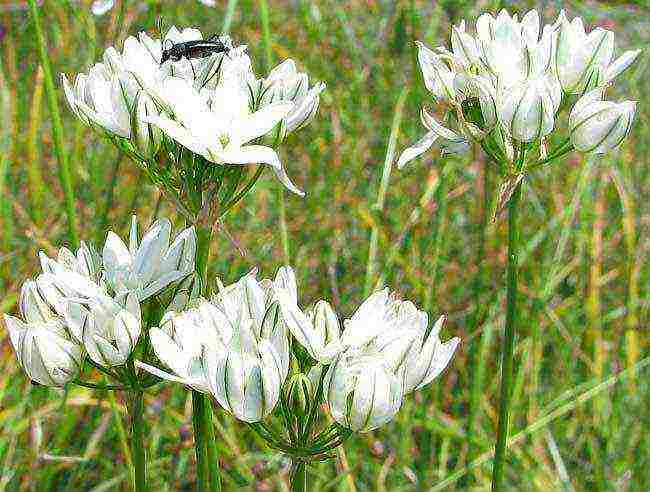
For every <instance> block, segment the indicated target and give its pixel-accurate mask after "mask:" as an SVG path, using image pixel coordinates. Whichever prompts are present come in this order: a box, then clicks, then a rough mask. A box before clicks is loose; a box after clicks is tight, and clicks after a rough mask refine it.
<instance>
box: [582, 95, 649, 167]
mask: <svg viewBox="0 0 650 492" xmlns="http://www.w3.org/2000/svg"><path fill="white" fill-rule="evenodd" d="M603 92H604V91H603V89H602V88H599V89H594V90H593V91H590V92H588V93H587V94H585V95H584V96H582V97H581V98H580V99H579V100H578V101H577V102H576V103H575V105H574V106H573V109H572V110H571V114H570V116H569V128H570V130H571V143H573V146H574V147H575V148H576V150H578V151H580V152H591V153H594V154H604V153H606V152H608V151H610V150H612V149H614V148H616V147H618V146H619V145H620V144H621V143H622V142H623V140H625V137H627V135H628V133H629V131H630V128H631V126H632V122H633V121H634V113H635V112H636V101H623V102H619V103H616V102H612V101H603V100H602V97H603Z"/></svg>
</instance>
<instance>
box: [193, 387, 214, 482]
mask: <svg viewBox="0 0 650 492" xmlns="http://www.w3.org/2000/svg"><path fill="white" fill-rule="evenodd" d="M204 405H205V400H204V397H203V394H201V393H200V392H198V391H192V426H193V428H194V449H195V450H196V483H197V487H196V489H197V490H198V491H199V492H207V490H208V481H209V473H210V472H209V471H208V459H207V454H208V450H207V447H206V442H205V433H204V431H203V418H204V415H205V412H204V411H203V407H204Z"/></svg>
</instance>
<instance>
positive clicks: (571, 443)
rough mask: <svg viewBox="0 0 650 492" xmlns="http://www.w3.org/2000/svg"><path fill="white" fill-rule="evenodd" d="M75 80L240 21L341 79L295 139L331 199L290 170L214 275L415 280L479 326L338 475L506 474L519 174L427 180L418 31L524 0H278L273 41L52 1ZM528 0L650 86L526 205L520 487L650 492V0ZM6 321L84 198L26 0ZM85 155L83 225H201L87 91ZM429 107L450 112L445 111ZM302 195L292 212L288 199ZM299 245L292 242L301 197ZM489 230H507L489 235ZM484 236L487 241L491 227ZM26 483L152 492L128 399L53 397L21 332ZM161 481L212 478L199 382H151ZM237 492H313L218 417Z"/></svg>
mask: <svg viewBox="0 0 650 492" xmlns="http://www.w3.org/2000/svg"><path fill="white" fill-rule="evenodd" d="M43 3H44V7H43V9H42V12H43V15H44V17H45V26H46V31H47V32H46V36H47V40H48V45H49V56H50V59H51V63H52V65H53V69H54V71H55V72H56V73H58V72H65V73H68V74H71V73H76V72H80V71H84V70H86V69H87V68H88V66H89V65H90V64H92V63H94V61H95V60H96V59H98V58H99V56H100V55H101V53H102V51H103V49H104V48H105V47H106V46H108V45H110V44H116V45H120V46H121V43H122V42H123V40H124V39H125V37H126V36H127V35H129V34H134V33H136V32H138V31H140V30H143V29H145V30H149V31H154V29H155V22H156V18H157V16H158V15H161V16H162V17H163V18H164V20H165V22H166V23H168V24H172V23H174V24H176V25H179V26H197V27H199V28H200V29H201V30H202V31H203V32H204V33H211V32H221V31H224V30H226V31H229V32H230V33H231V35H232V36H233V38H234V39H235V40H236V41H237V42H238V43H244V44H248V50H249V52H250V53H251V55H252V57H253V60H255V61H256V63H257V67H256V68H257V69H258V70H259V71H260V72H261V71H262V69H264V68H265V66H266V65H268V64H269V63H272V62H273V61H278V60H281V59H284V58H288V57H291V58H293V59H295V60H296V62H297V63H298V66H299V67H300V68H301V69H303V70H305V71H306V72H308V73H309V74H310V77H311V78H312V79H313V80H322V81H325V82H326V83H327V90H326V91H325V92H324V93H323V95H322V97H321V106H320V109H319V113H318V115H317V117H316V119H315V120H314V122H313V123H312V124H311V125H310V126H309V127H307V128H306V129H304V130H303V131H301V132H300V133H298V134H296V135H293V136H292V137H291V139H290V140H289V142H288V143H287V144H286V145H285V146H284V151H283V155H282V158H283V162H284V163H285V165H286V167H287V168H288V172H289V174H290V175H291V176H292V178H293V179H294V181H295V182H296V183H298V185H299V186H301V187H302V188H303V189H305V190H306V192H307V196H306V198H305V199H301V198H298V197H295V196H293V195H291V196H290V195H289V194H285V195H284V198H282V199H281V198H280V197H281V196H282V195H281V194H280V193H278V190H279V187H278V185H277V184H276V182H275V181H274V180H273V178H271V177H270V173H269V174H265V176H264V177H263V179H262V180H261V181H260V182H259V183H258V185H257V187H256V189H255V191H254V193H252V194H251V195H250V196H249V197H248V199H246V200H245V201H244V202H243V203H242V204H240V205H239V206H238V207H237V208H236V209H235V210H234V211H233V213H232V214H231V215H230V216H229V218H228V220H227V222H226V227H227V229H228V232H229V234H230V235H232V237H233V238H234V240H235V241H236V243H237V245H238V246H239V249H240V250H241V251H238V249H237V248H235V247H233V243H232V241H231V240H230V239H228V238H227V237H226V236H225V235H218V236H217V239H216V240H215V244H214V246H213V250H212V251H213V256H212V262H211V264H210V265H209V272H210V278H214V277H215V276H219V277H221V278H223V279H224V280H226V281H233V280H235V279H236V278H239V276H240V275H241V274H243V273H244V272H246V271H247V270H249V269H250V268H251V267H253V266H259V267H260V269H261V270H262V272H263V273H264V274H265V276H270V275H272V274H273V273H274V272H275V270H276V269H277V268H278V267H279V266H280V265H282V264H283V263H285V262H287V261H289V262H290V263H291V264H292V265H293V267H294V268H295V270H296V272H297V275H298V282H299V286H300V289H301V292H302V294H301V296H302V299H303V301H304V302H305V303H307V302H308V301H309V302H311V301H315V300H317V299H319V298H321V297H325V298H328V299H330V300H331V301H332V303H333V304H334V305H335V306H336V307H337V309H338V311H339V312H340V313H343V314H345V315H348V314H351V311H352V310H353V309H354V307H355V306H357V305H358V304H359V303H360V302H361V300H362V299H364V298H365V295H366V294H367V292H369V291H370V290H372V289H374V288H375V287H376V286H378V285H389V286H391V287H392V288H393V289H396V290H398V291H399V292H401V294H402V295H403V296H404V297H407V298H409V299H416V300H418V302H419V304H420V306H423V309H425V310H426V311H428V312H429V314H430V317H431V316H435V317H437V315H438V314H439V313H443V312H446V313H449V323H448V324H447V328H446V330H445V333H443V335H442V336H443V339H447V338H450V337H451V336H456V335H457V336H460V337H461V338H462V339H463V342H462V344H461V347H460V349H459V351H458V352H457V355H456V357H455V358H454V360H453V361H452V363H451V365H450V367H449V369H448V370H447V371H446V372H445V374H443V376H442V377H441V378H439V379H437V380H436V382H435V383H434V384H432V385H431V386H429V387H427V388H425V389H424V390H422V391H420V392H418V393H417V394H415V395H414V396H412V397H410V398H409V399H408V400H407V401H406V402H405V404H404V405H403V407H402V410H401V411H400V413H399V414H398V416H397V418H396V419H395V420H394V421H393V422H392V423H391V424H389V425H387V426H385V427H383V428H381V429H380V430H379V431H375V432H373V433H369V434H364V435H360V436H357V437H355V438H353V439H351V440H350V441H348V442H347V444H346V445H345V447H344V451H341V452H339V454H338V456H337V459H336V460H330V461H327V462H324V463H319V464H317V465H315V466H314V467H313V468H312V479H313V481H312V484H313V490H319V491H320V490H323V491H324V490H338V491H355V490H356V491H366V490H377V491H397V490H430V489H431V488H432V487H433V488H434V489H435V490H442V489H445V490H448V489H449V490H452V489H462V488H465V487H470V488H476V489H486V488H487V487H489V481H490V471H491V466H490V464H491V461H490V459H491V451H492V447H493V446H494V439H495V435H496V425H497V409H498V407H497V405H498V389H499V384H498V383H499V347H500V341H501V336H502V331H503V321H504V312H505V309H504V306H505V280H504V271H505V263H506V227H505V226H506V221H505V220H500V221H497V222H496V223H492V222H491V221H490V215H491V211H492V208H493V199H494V190H495V188H496V186H497V184H498V182H497V179H498V178H497V176H496V173H495V172H494V170H493V169H492V168H490V167H486V162H485V161H484V160H483V157H482V154H480V153H479V152H476V153H475V154H474V155H475V157H474V158H471V159H466V160H461V159H458V158H447V159H444V160H443V159H441V158H439V157H438V156H437V155H436V154H434V153H428V154H426V155H425V157H424V158H421V159H419V160H418V161H416V162H414V163H411V164H410V165H409V166H408V167H407V168H406V169H405V170H403V171H398V170H397V169H396V168H394V167H393V161H394V157H395V155H396V154H397V153H399V151H400V150H401V149H403V148H404V147H405V146H406V145H408V144H410V143H411V142H412V141H413V140H414V139H415V138H416V137H417V136H418V135H420V134H421V128H420V122H419V119H418V112H419V107H420V105H421V103H423V102H424V101H425V100H427V97H428V95H427V93H426V91H425V89H424V86H423V84H422V80H421V75H420V73H419V71H418V69H417V66H416V59H415V47H414V44H413V41H414V40H416V39H420V40H423V41H425V42H426V43H427V44H429V45H430V46H437V45H439V44H443V43H444V42H445V40H446V39H447V38H448V33H449V28H450V23H451V22H454V23H456V22H458V21H459V20H460V19H462V18H466V19H468V20H470V21H471V20H474V19H475V18H476V17H477V15H478V14H479V13H480V12H482V11H484V10H494V9H495V8H496V7H497V6H498V5H497V4H499V2H487V1H481V2H476V3H475V2H468V1H465V0H444V1H440V2H430V1H425V0H395V1H390V0H365V1H364V0H348V1H346V2H342V1H339V0H311V1H308V0H269V2H268V8H269V10H268V12H269V24H270V41H271V43H270V46H268V48H269V49H266V48H267V47H266V46H265V43H264V36H263V29H262V27H261V26H262V21H261V19H262V16H261V13H263V12H264V11H265V10H264V9H263V8H260V4H262V3H263V4H266V2H258V0H239V1H237V0H230V1H228V2H227V1H226V0H222V1H221V2H217V4H218V5H217V7H214V8H210V7H206V6H203V5H201V4H200V3H199V2H195V1H191V0H185V1H171V0H170V1H164V2H162V1H156V0H150V1H149V2H145V1H135V0H131V1H126V0H124V1H122V2H116V3H117V4H118V5H117V6H116V7H115V8H114V9H113V10H112V11H110V12H109V13H107V14H106V15H104V16H103V17H99V18H98V17H94V16H93V15H92V14H91V13H90V7H89V4H90V3H91V2H89V1H88V0H80V1H75V2H73V1H72V0H62V1H58V0H45V1H44V2H43ZM502 3H503V4H504V5H505V6H507V7H508V8H509V9H511V10H514V11H521V12H524V11H526V10H527V9H528V8H529V7H532V6H536V7H538V8H539V7H542V9H541V11H542V12H543V13H544V15H545V16H547V18H549V19H550V18H554V17H555V16H556V14H557V10H558V9H559V8H561V7H564V8H566V9H568V10H569V12H570V13H572V14H575V15H581V16H583V18H584V19H585V22H586V23H587V24H588V25H591V26H596V25H600V26H604V27H607V28H610V29H613V30H614V31H616V33H617V38H616V39H617V43H618V50H622V49H623V48H625V49H630V48H645V50H646V52H645V53H644V54H643V55H642V56H641V58H640V60H639V61H638V62H637V63H636V65H635V66H634V67H633V68H632V69H631V70H630V71H628V72H626V74H625V76H624V77H621V79H622V80H621V82H620V83H619V84H617V91H618V92H619V93H620V94H617V98H624V99H633V100H637V101H639V104H638V109H637V117H636V121H635V125H634V128H633V129H632V132H631V136H630V138H629V140H628V141H627V142H626V143H625V144H624V145H623V146H622V147H621V148H620V149H619V150H618V151H617V152H615V153H612V154H608V155H606V156H605V157H598V158H595V159H593V158H580V157H577V154H571V157H570V158H569V159H564V160H561V161H560V162H558V163H556V164H555V165H553V166H552V167H548V168H544V169H542V170H540V171H538V172H537V173H535V174H533V175H531V176H530V179H528V181H527V182H526V184H525V188H524V195H523V196H524V198H523V202H522V207H523V211H522V216H523V217H524V219H523V220H522V222H523V230H522V238H523V239H522V241H523V244H524V246H523V249H524V254H523V257H522V258H521V274H520V299H521V317H520V322H519V326H518V338H517V344H516V360H517V363H516V366H515V378H516V380H515V381H516V384H515V390H514V397H513V398H514V402H513V415H512V420H511V429H512V431H511V443H510V454H509V460H508V468H507V472H506V479H507V483H508V484H509V487H511V488H513V489H521V490H556V489H557V490H603V491H604V490H631V491H632V490H639V491H642V490H649V489H650V393H649V390H650V385H649V376H650V369H649V368H648V367H647V366H648V364H650V350H649V348H650V336H649V335H648V329H647V327H648V321H649V307H650V267H649V265H648V262H647V256H648V249H649V246H650V243H649V242H648V229H649V228H650V201H649V200H648V198H649V197H650V195H649V192H650V166H649V164H650V162H649V161H650V109H649V108H650V105H649V104H648V103H647V97H648V96H650V84H649V83H648V77H649V75H650V69H649V67H648V65H649V62H650V57H649V56H648V51H647V50H648V47H649V45H650V8H644V7H643V5H642V3H643V2H638V3H629V4H626V3H623V2H618V1H617V2H594V1H590V2H582V1H572V2H567V3H566V4H562V2H544V3H543V4H539V3H532V2H524V1H522V2H502ZM0 36H1V41H0V43H1V44H0V57H1V70H2V74H1V80H0V91H1V94H0V96H1V97H0V100H1V101H2V104H3V107H2V111H1V113H0V117H1V118H2V123H1V124H0V308H1V309H0V311H2V312H13V311H15V310H16V302H17V295H18V293H19V291H20V285H21V284H22V282H23V281H24V280H25V279H26V278H28V277H30V276H32V275H34V274H35V273H36V272H37V270H38V268H39V266H38V261H37V256H36V255H37V252H38V250H41V249H42V250H44V251H46V252H47V253H48V254H52V253H54V252H55V250H56V249H57V248H58V247H59V246H60V245H63V244H65V243H66V241H67V225H66V218H65V214H64V210H65V206H64V199H63V192H62V190H61V187H60V184H59V179H58V174H57V173H58V165H57V159H56V156H55V153H54V147H53V139H52V122H51V118H50V115H49V112H48V106H47V104H46V97H45V92H44V77H43V71H42V69H41V68H40V67H39V64H38V56H37V48H36V41H35V32H34V27H33V24H32V22H31V20H30V17H29V15H28V11H27V8H26V5H25V4H24V2H19V1H15V2H12V1H3V2H0ZM59 102H60V104H61V109H62V113H63V117H64V118H63V131H64V135H63V136H64V143H65V149H64V150H65V154H66V158H67V159H68V160H69V164H70V167H71V171H72V178H73V182H74V193H75V203H76V211H77V215H78V219H77V220H78V227H79V230H80V231H81V236H83V237H84V238H87V239H89V240H92V241H94V242H95V244H100V243H101V242H102V241H103V235H104V233H105V231H106V230H107V228H112V229H113V230H115V231H117V232H119V233H120V234H125V233H126V231H127V228H128V220H129V217H130V214H131V213H133V212H135V213H137V214H138V215H139V216H140V217H141V218H142V219H143V220H145V221H149V220H151V219H152V218H154V217H155V216H156V215H166V216H168V217H170V218H172V220H174V221H175V222H176V224H177V225H178V226H179V227H180V226H181V225H182V223H181V220H180V217H179V216H178V214H177V213H176V212H175V211H174V209H173V208H170V207H169V206H168V205H167V204H166V203H165V201H162V200H161V199H160V196H159V194H158V192H157V190H156V189H155V188H154V187H153V186H151V185H150V184H149V183H148V182H147V180H146V178H145V177H144V176H143V175H142V174H141V173H140V172H139V170H138V169H137V168H136V166H134V165H133V164H132V163H131V162H130V161H129V160H128V158H126V157H123V156H121V155H119V154H118V151H117V150H116V149H115V148H114V147H113V146H112V145H111V144H110V143H109V142H106V141H104V140H102V139H101V138H100V137H99V136H98V135H97V134H95V133H93V132H92V131H90V130H89V129H88V128H87V127H85V126H83V125H82V124H81V123H80V122H78V121H77V120H76V119H75V118H74V117H73V116H72V115H71V114H70V112H69V111H68V109H67V107H66V106H65V104H64V98H63V91H62V90H60V91H59ZM428 106H429V108H431V109H435V107H434V105H433V103H432V102H431V103H429V104H428ZM283 202H284V208H283V207H282V203H283ZM283 210H284V213H285V215H286V221H285V222H284V223H285V224H286V237H287V240H286V241H283V239H282V234H281V224H282V221H281V218H280V215H281V213H282V211H283ZM483 221H487V227H485V228H483V227H481V224H482V222H483ZM481 231H485V232H484V234H481ZM0 371H1V373H2V377H0V490H4V489H6V490H34V491H41V490H70V491H76V490H95V491H97V492H99V491H104V490H127V489H128V488H129V474H128V468H127V463H128V460H129V457H128V452H125V448H124V446H123V445H122V443H123V436H122V434H123V432H124V427H123V426H124V425H126V421H124V423H122V420H124V419H125V407H124V404H123V401H122V399H121V395H119V393H118V394H116V395H115V397H113V396H112V395H111V394H109V393H102V392H97V391H93V390H89V389H83V388H79V387H73V388H70V389H69V390H68V391H65V392H64V391H57V390H48V389H46V388H42V387H36V386H32V385H31V384H30V382H29V381H28V380H27V378H25V377H24V376H23V374H22V372H21V371H20V368H19V367H18V366H17V363H16V360H15V357H14V355H13V353H12V350H11V346H10V343H9V340H8V337H7V334H6V331H5V330H4V329H3V330H0ZM146 405H147V410H146V419H147V423H148V425H149V431H148V438H149V441H148V446H149V448H148V449H149V451H148V456H149V460H150V470H151V471H150V488H151V490H194V481H195V478H196V475H195V466H194V465H195V463H194V448H193V443H192V433H191V397H190V393H188V392H187V391H185V390H184V389H182V388H181V387H180V386H178V385H174V386H172V385H166V384H162V385H159V386H157V387H155V388H154V391H153V392H152V393H150V394H148V396H147V397H146ZM215 415H216V425H217V444H218V449H219V451H220V453H221V457H222V468H223V469H224V470H225V472H224V487H225V489H226V490H236V489H237V488H238V487H240V488H242V489H243V490H260V491H267V490H288V489H287V485H286V474H287V463H286V462H284V461H283V460H282V459H281V458H280V456H279V455H277V454H276V453H275V452H273V451H271V450H269V449H268V448H266V447H265V445H264V444H263V442H261V441H260V440H258V439H257V438H256V437H255V436H254V435H253V434H252V433H251V432H250V430H248V429H247V428H246V427H244V426H241V425H239V424H238V423H237V422H236V421H235V420H234V419H232V418H230V417H229V416H226V415H225V414H224V413H223V411H221V410H219V409H218V407H215Z"/></svg>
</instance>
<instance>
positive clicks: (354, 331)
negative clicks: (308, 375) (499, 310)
mask: <svg viewBox="0 0 650 492" xmlns="http://www.w3.org/2000/svg"><path fill="white" fill-rule="evenodd" d="M444 320H445V317H444V316H442V317H441V318H440V319H439V320H438V321H437V322H436V324H435V325H434V326H433V328H432V329H431V331H430V332H429V333H428V335H427V326H428V316H427V314H426V313H424V312H422V311H420V310H418V309H417V307H416V306H415V305H414V304H413V303H412V302H410V301H400V300H397V299H396V298H395V296H394V295H391V294H390V292H389V291H388V289H384V290H382V291H379V292H375V293H374V294H372V295H371V296H370V297H369V298H368V299H366V300H365V301H364V302H363V303H362V304H361V306H360V307H359V308H358V309H357V311H356V312H355V313H354V315H353V316H352V318H351V319H349V320H346V321H345V322H344V327H345V328H344V331H343V334H342V335H341V338H340V343H341V345H342V350H341V351H340V352H339V354H338V355H337V357H336V359H335V360H334V362H332V365H331V366H330V368H329V370H328V373H327V375H326V386H325V388H326V392H325V394H326V397H327V400H328V403H329V405H330V409H331V411H332V415H333V416H334V418H335V419H336V420H337V422H339V423H340V424H341V425H345V426H347V427H349V428H351V429H352V430H370V429H372V428H375V427H378V426H380V425H383V424H384V423H386V422H388V421H389V420H390V419H392V417H393V416H394V415H395V413H396V412H397V411H398V410H399V407H400V405H401V401H402V397H403V396H404V395H406V394H407V393H409V392H411V391H414V390H417V389H420V388H422V387H424V386H426V385H427V384H429V383H430V382H431V381H432V380H433V379H434V378H436V377H437V376H438V375H439V374H440V373H441V372H442V371H443V370H444V368H445V367H447V365H448V364H449V362H450V360H451V358H452V356H453V354H454V352H455V351H456V348H457V347H458V344H459V343H460V339H458V338H453V339H451V340H449V341H447V342H445V343H442V342H440V339H439V338H438V334H439V332H440V329H441V328H442V326H443V324H444ZM357 392H358V393H357ZM350 396H352V400H351V404H350Z"/></svg>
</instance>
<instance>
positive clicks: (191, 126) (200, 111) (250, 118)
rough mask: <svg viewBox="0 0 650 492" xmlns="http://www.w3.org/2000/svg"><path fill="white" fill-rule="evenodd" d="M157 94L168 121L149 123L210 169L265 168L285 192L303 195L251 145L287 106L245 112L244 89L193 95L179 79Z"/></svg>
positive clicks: (273, 156) (269, 156) (269, 155)
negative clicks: (160, 95) (230, 166)
mask: <svg viewBox="0 0 650 492" xmlns="http://www.w3.org/2000/svg"><path fill="white" fill-rule="evenodd" d="M163 93H164V96H163V97H164V99H165V102H166V104H167V105H168V107H169V109H170V112H171V113H172V114H173V115H174V117H173V118H171V117H167V116H159V117H154V118H151V119H150V122H151V123H153V124H154V125H156V126H158V127H160V128H161V129H162V131H163V132H164V133H165V134H167V136H169V137H170V138H172V139H174V140H176V141H177V142H178V143H179V144H181V145H182V146H184V147H185V148H187V149H188V150H190V151H192V152H194V153H195V154H198V155H201V156H203V157H204V158H205V159H206V160H208V161H210V162H213V163H215V164H233V165H244V164H267V165H269V166H270V167H271V169H273V172H274V173H275V175H276V176H277V177H278V179H279V180H280V182H282V184H284V185H285V186H286V187H287V188H288V189H289V190H291V191H293V192H294V193H297V194H299V195H302V194H303V193H302V192H301V191H300V190H299V189H298V188H296V186H295V185H294V184H293V183H292V182H291V180H290V179H289V177H288V176H287V174H286V173H285V171H284V168H283V167H282V164H281V163H280V158H279V157H278V154H277V153H276V152H275V150H273V149H272V148H271V147H266V146H264V145H257V144H255V143H251V142H252V141H254V140H256V139H258V138H260V137H263V136H265V135H267V134H268V133H269V132H271V130H273V128H274V127H275V126H276V125H277V124H279V123H280V122H281V121H282V119H283V118H285V117H286V116H287V115H288V114H289V112H290V111H291V109H292V108H293V104H292V103H287V102H277V103H271V104H268V105H266V106H264V107H263V108H261V109H259V110H257V111H255V112H251V110H250V106H249V98H248V94H247V92H246V90H245V89H244V88H243V87H241V86H240V85H239V84H237V83H234V82H233V81H230V80H228V81H226V83H224V84H223V85H220V86H218V87H216V88H215V89H214V90H211V91H204V92H202V93H199V92H197V91H196V90H195V89H194V88H193V87H192V86H191V85H190V84H188V83H187V82H186V81H184V80H183V79H179V78H170V79H168V80H167V81H166V82H165V84H164V87H163Z"/></svg>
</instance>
